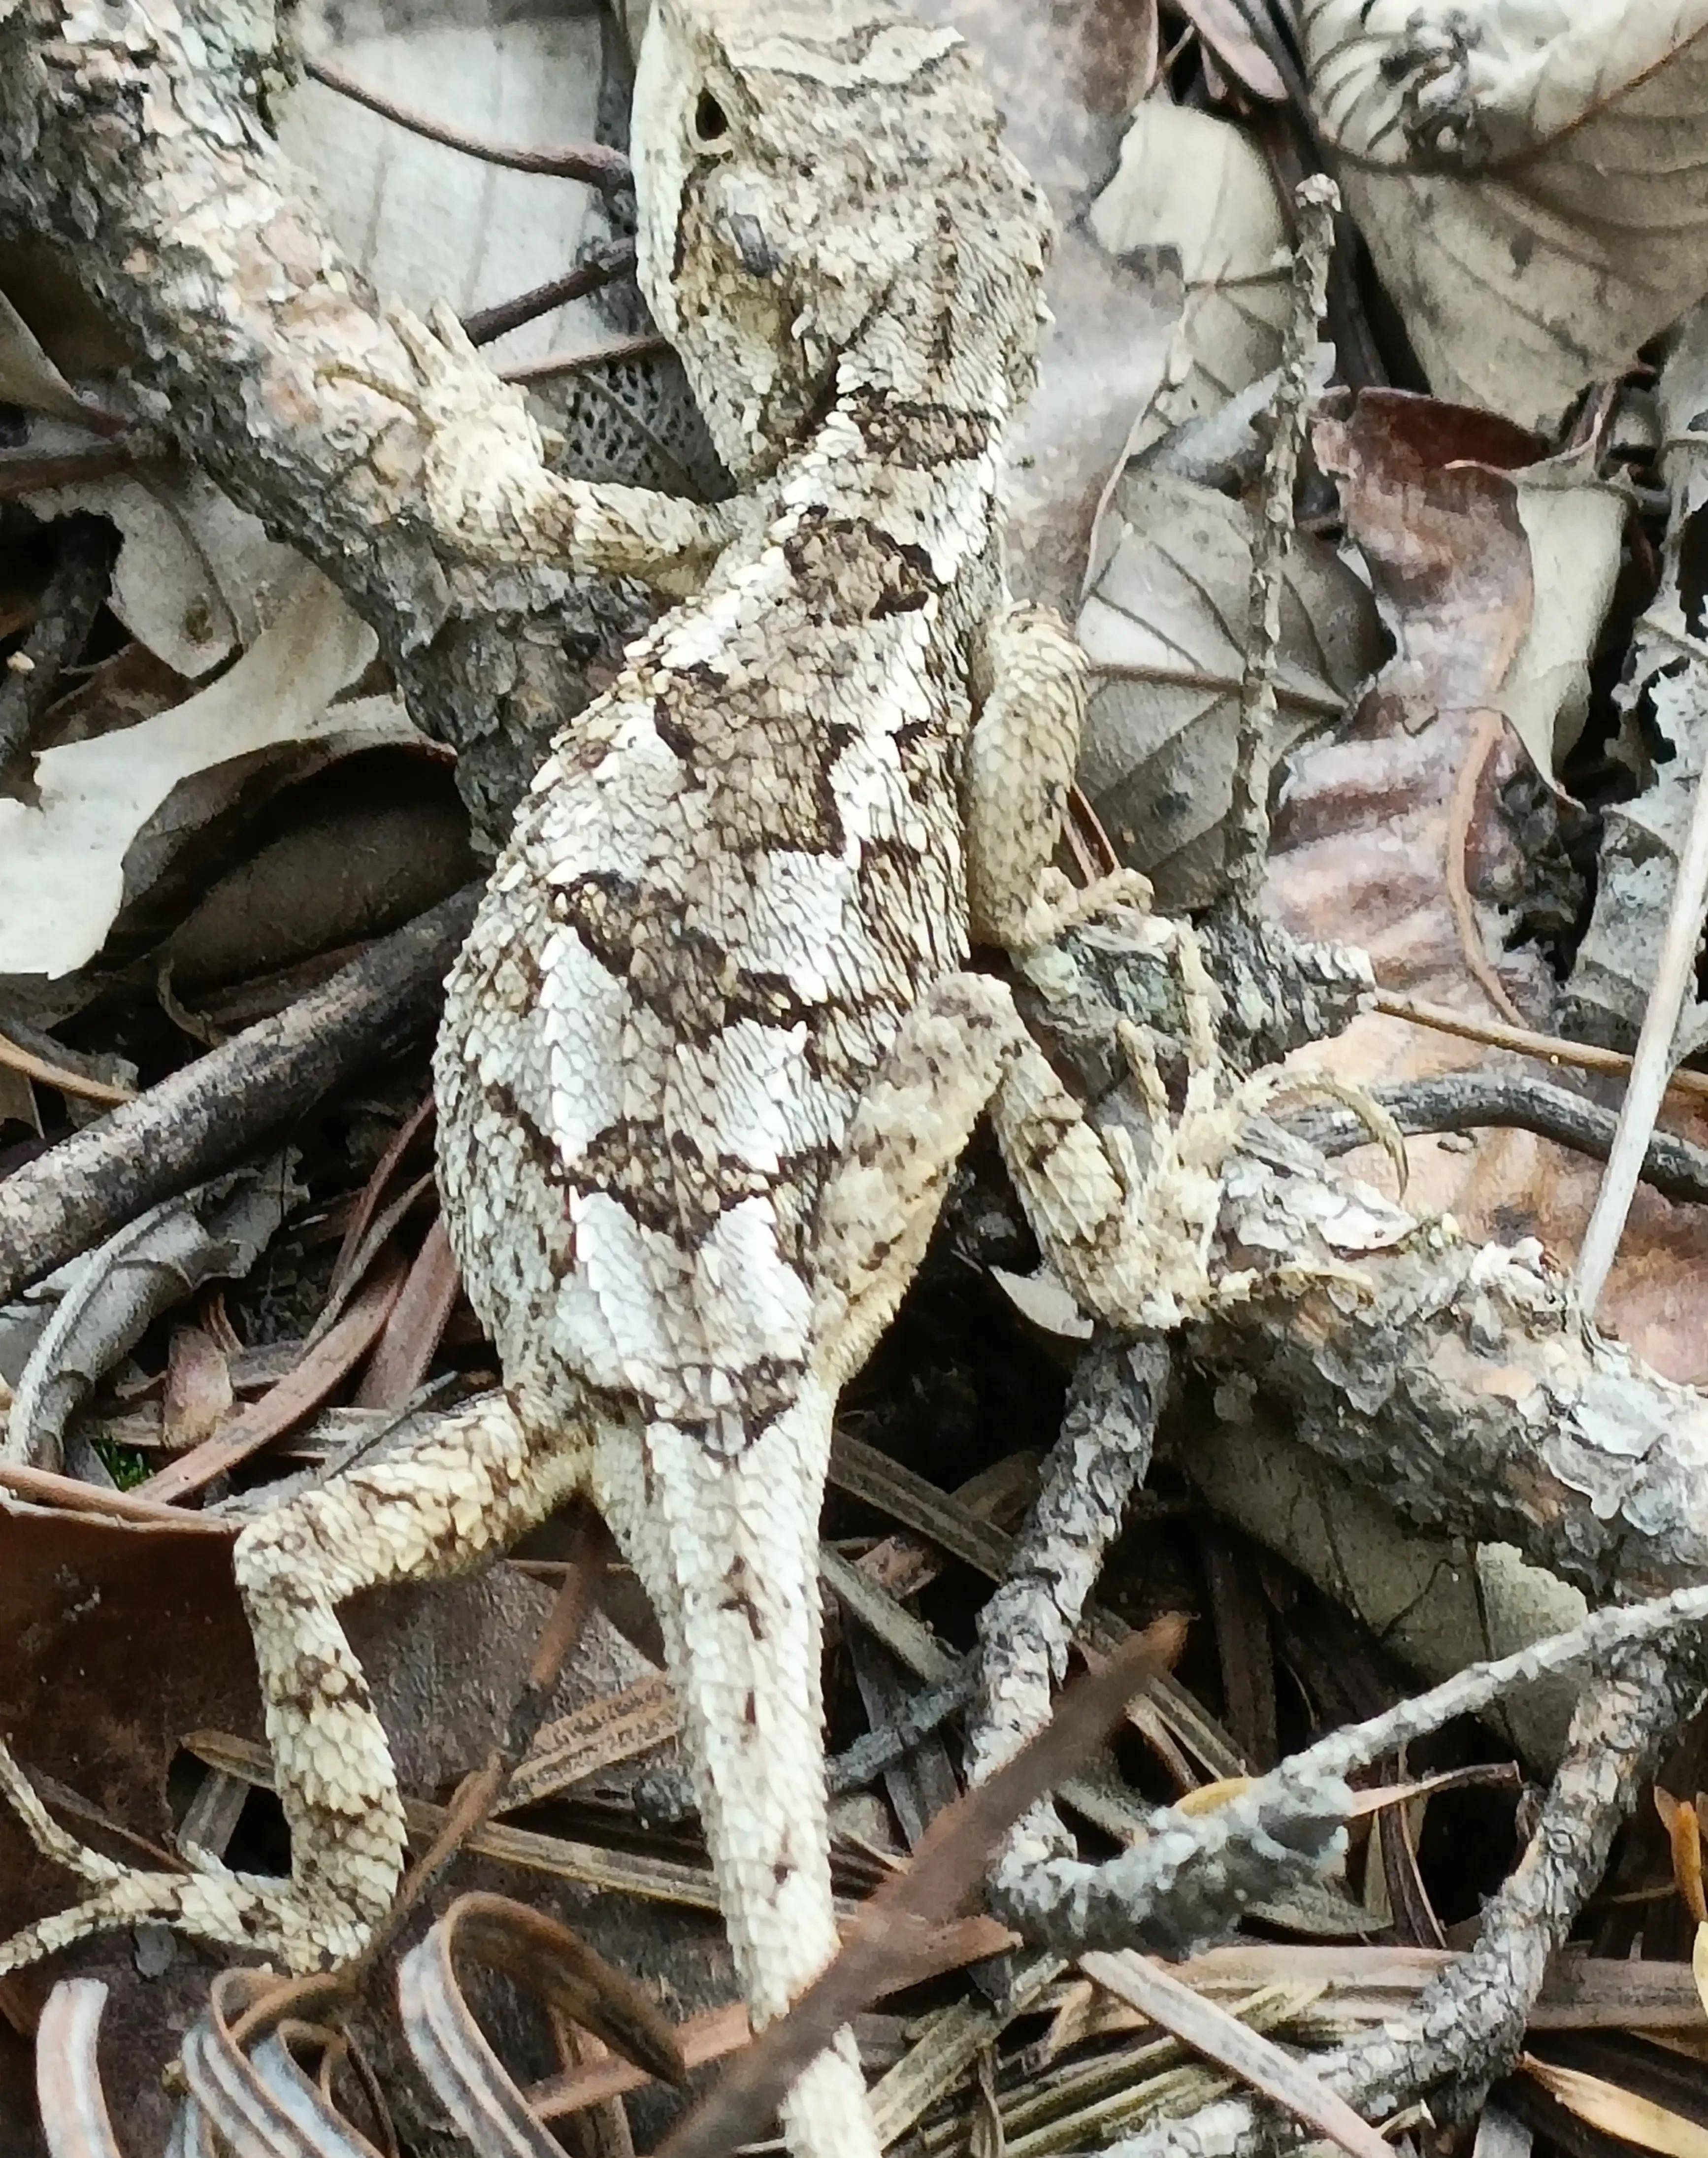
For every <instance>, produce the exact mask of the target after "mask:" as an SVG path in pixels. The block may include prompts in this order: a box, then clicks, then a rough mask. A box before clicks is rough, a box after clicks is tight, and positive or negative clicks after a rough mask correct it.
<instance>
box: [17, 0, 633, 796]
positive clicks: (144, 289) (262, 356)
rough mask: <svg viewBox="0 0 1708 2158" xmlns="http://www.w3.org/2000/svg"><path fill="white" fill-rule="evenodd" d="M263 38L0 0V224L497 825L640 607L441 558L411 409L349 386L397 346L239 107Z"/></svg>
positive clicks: (267, 35)
mask: <svg viewBox="0 0 1708 2158" xmlns="http://www.w3.org/2000/svg"><path fill="white" fill-rule="evenodd" d="M276 35H277V33H276V27H275V23H274V19H273V16H272V13H271V10H270V9H269V8H266V7H265V6H261V5H256V6H252V7H239V6H235V5H229V6H224V7H200V8H186V9H185V10H184V11H183V13H182V14H181V13H179V12H178V8H176V7H175V6H173V4H171V0H159V4H157V5H153V6H148V7H145V6H143V5H141V4H138V0H111V4H101V0H86V4H85V0H22V4H19V5H18V6H16V7H14V8H12V9H11V10H10V11H9V12H8V9H7V8H4V7H3V6H0V231H5V232H7V233H8V235H33V236H34V237H37V238H39V239H43V240H49V241H50V242H51V243H53V244H54V245H55V246H56V247H57V248H58V249H59V250H61V251H62V252H63V254H64V256H65V260H66V261H67V264H68V266H69V267H70V269H71V270H72V271H73V272H74V273H75V276H77V277H78V279H79V280H80V281H81V283H82V284H83V285H84V286H85V287H86V289H87V290H88V291H89V292H90V293H91V294H92V295H93V296H94V297H95V299H96V300H98V301H99V302H101V305H102V306H103V307H104V308H105V309H106V312H107V313H108V314H109V315H110V316H111V318H112V320H113V323H114V324H115V325H116V327H117V328H120V329H121V330H122V331H123V333H125V335H126V338H128V340H129V342H130V343H131V345H132V348H133V350H134V352H135V355H136V357H135V361H134V364H133V365H132V369H131V370H130V373H129V375H128V378H127V381H128V387H129V392H130V394H131V395H132V398H133V400H134V403H135V405H136V407H137V416H138V417H139V418H140V419H142V420H143V421H147V422H149V423H152V425H154V426H158V427H159V428H161V429H163V430H164V431H167V432H168V433H169V434H170V435H171V436H173V438H175V439H176V441H178V442H179V443H180V444H181V445H182V447H183V448H184V449H185V450H186V451H187V452H189V453H190V454H191V455H193V456H194V457H196V458H197V459H198V460H199V462H202V463H203V464H204V465H205V466H206V467H207V469H208V470H209V472H211V473H212V475H213V476H214V478H215V479H217V480H218V481H219V483H220V485H221V486H222V487H224V488H226V489H227V491H228V492H229V493H230V494H231V495H232V496H233V498H235V500H237V501H238V502H240V503H242V504H243V505H244V506H245V508H246V509H250V510H252V511H253V512H254V513H255V514H256V515H257V516H259V517H261V519H263V520H264V521H265V522H266V525H267V526H268V529H270V530H271V532H272V533H273V534H274V535H275V536H276V537H277V538H280V539H283V540H288V541H289V542H290V543H291V544H292V545H294V546H296V547H298V548H300V549H301V550H302V552H303V553H304V554H305V555H307V556H308V557H309V558H310V559H311V560H313V561H314V562H316V563H317V564H318V565H319V566H320V567H321V568H322V569H323V570H324V571H325V572H326V574H327V575H328V576H329V577H331V578H332V580H333V582H334V583H335V584H337V585H338V586H339V588H340V589H341V590H342V591H343V593H344V594H345V596H347V597H348V600H349V601H350V602H351V604H352V605H353V607H355V608H356V609H357V611H358V612H359V613H360V614H361V615H362V616H363V617H364V618H365V619H366V620H367V621H368V622H371V623H372V625H373V626H374V629H375V631H376V632H378V634H379V640H380V648H381V650H382V652H383V653H384V656H385V658H386V659H387V661H388V662H389V663H390V665H391V666H392V667H393V669H395V672H396V674H397V677H398V680H399V684H400V689H401V690H402V692H403V694H404V697H405V701H406V702H407V704H408V705H409V709H410V715H411V716H412V717H413V718H414V719H415V720H416V721H417V723H418V724H419V725H421V726H422V727H424V728H425V729H426V730H427V731H428V732H430V733H431V734H433V735H435V736H437V737H438V738H439V739H440V740H441V741H445V742H446V743H448V744H450V746H452V747H453V748H454V749H456V750H457V751H458V752H459V773H460V778H461V783H462V787H463V790H464V792H465V796H466V798H467V800H468V802H469V805H470V808H471V809H472V812H473V813H474V817H475V821H476V823H477V826H480V827H482V828H483V829H484V830H485V831H486V832H487V833H488V834H489V835H490V834H499V833H502V831H503V829H504V827H505V825H506V824H507V823H508V817H509V811H510V809H511V808H512V806H513V803H514V802H515V800H516V798H517V797H518V796H519V793H520V792H521V791H522V789H523V787H525V785H526V784H527V782H528V780H529V778H530V777H532V776H533V772H534V769H535V767H536V766H537V765H538V764H539V761H541V759H542V757H543V756H544V745H545V742H546V741H547V739H548V737H549V736H550V733H551V732H552V731H553V730H554V729H555V727H556V726H557V725H559V724H560V722H561V721H562V720H563V719H564V718H565V717H566V716H567V715H569V714H570V713H571V712H573V711H575V710H578V709H579V708H580V706H581V705H582V704H584V703H585V702H586V700H587V698H588V696H589V695H590V694H592V693H593V692H594V691H595V690H596V689H598V688H600V687H601V686H602V684H603V681H604V680H605V679H606V677H607V675H608V674H609V673H610V672H611V671H613V670H614V665H615V662H616V659H617V654H618V653H620V651H621V648H622V645H623V643H625V642H626V641H627V639H628V638H630V637H632V635H633V634H634V633H635V632H636V631H637V628H638V627H640V626H641V624H642V622H644V621H645V619H646V618H647V613H646V608H645V606H644V603H643V602H642V601H641V600H640V599H639V598H638V596H637V595H636V594H634V593H633V592H632V591H630V590H629V589H628V588H627V587H621V586H613V585H611V584H610V583H608V582H603V581H598V580H592V579H586V578H575V577H572V576H570V575H569V574H568V573H567V572H566V571H565V570H561V569H560V568H557V567H555V566H554V565H551V564H550V563H545V562H541V563H537V564H529V565H527V566H525V567H519V568H506V569H503V570H491V569H487V568H484V567H482V566H480V565H477V564H474V563H472V562H469V561H468V560H458V559H457V555H456V553H455V551H454V550H452V549H450V548H447V546H446V535H445V534H441V533H437V532H436V531H435V530H434V529H433V527H432V525H431V522H430V520H429V519H428V518H427V517H426V514H425V512H424V510H423V508H422V506H421V502H420V500H419V498H418V493H417V490H416V488H415V472H416V469H417V467H418V464H419V462H420V455H421V430H420V428H419V426H417V424H416V423H415V421H414V420H413V419H412V418H411V417H410V416H409V415H408V414H407V413H405V412H404V411H402V410H400V408H399V407H398V406H396V405H390V404H388V403H387V402H386V401H385V400H383V399H381V398H379V397H376V396H374V395H373V394H372V393H371V392H370V391H369V390H364V389H362V388H361V387H360V386H359V385H358V384H357V383H356V382H355V381H354V380H353V379H352V374H354V375H361V374H382V375H388V376H397V375H402V376H404V377H405V379H406V378H407V376H408V375H409V374H410V368H409V365H408V362H407V359H406V356H405V354H404V352H403V349H402V348H401V346H400V343H399V342H398V339H397V338H396V335H395V332H394V331H393V330H392V328H390V324H389V323H387V321H386V319H385V317H384V313H383V312H382V310H381V308H380V307H379V303H378V302H377V300H376V298H375V296H374V293H373V292H372V291H371V290H370V288H369V286H368V284H367V283H366V281H365V280H364V278H362V277H361V276H360V275H359V273H358V272H357V271H355V270H354V269H353V268H352V266H350V265H349V264H348V262H347V261H345V260H344V258H343V256H342V255H341V254H340V253H339V251H338V249H337V247H336V245H334V243H333V240H332V238H331V236H330V235H329V234H328V232H327V230H326V229H325V227H324V226H323V225H322V224H321V223H320V221H319V219H318V218H317V215H316V214H315V212H314V210H313V209H312V207H311V205H310V204H309V202H308V200H307V196H306V194H305V192H304V189H303V188H302V178H301V175H300V174H299V173H297V169H296V168H295V167H294V166H293V165H292V163H290V161H289V159H288V158H286V157H285V155H284V153H283V152H281V149H280V148H279V147H278V145H277V144H276V142H274V140H273V139H272V137H271V135H270V133H269V132H268V131H267V129H266V125H265V123H264V121H263V119H262V117H261V109H262V107H263V106H264V101H265V96H266V92H267V90H268V89H269V88H270V87H271V88H276V86H277V85H279V83H280V82H281V80H283V75H282V70H283V67H284V65H285V55H284V54H282V53H281V51H280V50H279V49H277V46H276V42H275V41H276ZM467 364H469V365H471V366H481V367H482V372H484V371H485V369H484V368H483V365H482V363H480V362H478V361H473V360H471V361H470V362H468V363H467ZM493 386H494V393H495V394H496V390H497V383H496V378H493Z"/></svg>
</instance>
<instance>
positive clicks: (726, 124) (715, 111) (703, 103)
mask: <svg viewBox="0 0 1708 2158" xmlns="http://www.w3.org/2000/svg"><path fill="white" fill-rule="evenodd" d="M729 132H730V120H729V116H728V114H727V113H726V112H725V111H724V108H723V106H721V105H720V104H719V102H718V101H717V100H716V98H715V97H714V96H712V94H711V92H710V90H701V92H700V94H699V102H698V103H697V104H696V105H695V106H694V145H695V147H696V148H698V149H701V150H710V149H714V148H715V147H716V146H717V145H718V144H719V143H720V142H722V141H723V140H724V138H725V136H727V135H728V133H729Z"/></svg>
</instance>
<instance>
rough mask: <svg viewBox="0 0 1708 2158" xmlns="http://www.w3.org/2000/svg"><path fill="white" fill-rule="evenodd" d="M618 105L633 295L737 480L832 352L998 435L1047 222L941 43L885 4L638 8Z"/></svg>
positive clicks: (803, 398)
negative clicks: (630, 64)
mask: <svg viewBox="0 0 1708 2158" xmlns="http://www.w3.org/2000/svg"><path fill="white" fill-rule="evenodd" d="M634 115H635V116H634V123H633V129H632V137H633V154H634V166H635V188H636V196H637V203H638V207H639V227H638V256H639V274H640V280H641V286H642V291H643V292H644V293H645V295H646V297H647V301H648V305H649V306H650V307H651V308H652V310H653V317H654V318H655V320H656V321H657V323H658V327H659V328H660V329H661V330H662V331H663V333H664V335H665V336H666V337H668V338H669V339H670V340H671V342H672V343H673V344H674V345H675V347H676V348H677V350H678V351H679V353H680V354H681V355H682V359H683V363H684V365H685V367H686V368H687V369H688V374H689V380H690V381H691V383H692V384H693V385H694V394H695V395H696V397H697V398H698V399H699V404H700V406H701V409H702V410H703V411H704V415H705V417H706V420H707V422H708V424H709V426H710V428H711V431H712V436H713V439H714V440H715V442H716V444H717V447H718V450H719V453H720V455H721V457H723V459H724V462H725V464H726V465H728V467H730V471H731V472H733V473H734V474H735V477H736V478H738V479H746V478H751V477H753V476H755V475H756V474H758V473H760V472H764V471H765V470H766V469H767V468H768V467H770V466H771V465H774V464H775V463H776V462H777V461H778V459H779V457H781V456H782V455H783V454H785V453H786V452H787V449H788V447H790V445H791V444H792V443H794V442H796V441H798V440H799V439H800V438H801V436H802V434H803V433H804V432H805V431H807V430H808V428H809V427H810V426H812V424H813V421H815V419H816V418H817V417H818V416H820V415H821V414H822V412H823V410H824V409H825V407H826V405H828V402H829V400H830V399H831V398H832V396H833V395H834V394H835V393H836V391H837V390H838V389H839V387H843V386H847V385H848V384H849V374H848V373H847V369H846V364H849V363H851V364H853V365H854V367H855V368H856V369H859V370H861V372H859V374H857V375H856V377H855V378H854V379H859V380H862V381H864V383H866V384H867V385H869V386H873V387H876V388H878V389H880V390H885V391H888V392H889V393H890V394H892V395H896V396H899V397H901V398H903V399H907V400H926V401H930V402H931V403H934V404H944V403H947V404H951V405H957V406H962V407H964V408H965V409H967V410H974V411H980V412H991V413H993V415H994V416H995V417H996V419H997V421H998V424H999V423H1000V421H1002V420H1003V419H1004V418H1005V416H1006V414H1007V412H1008V411H1009V410H1011V409H1012V408H1013V406H1014V405H1015V404H1017V403H1018V402H1019V401H1020V400H1023V399H1024V396H1025V395H1027V393H1028V392H1029V390H1030V387H1031V383H1032V378H1033V374H1034V355H1035V345H1036V338H1037V319H1038V284H1039V280H1040V277H1041V276H1042V271H1043V263H1044V256H1045V245H1046V238H1047V230H1048V214H1047V212H1046V211H1045V209H1044V207H1043V204H1042V203H1041V201H1040V198H1039V195H1038V192H1037V190H1036V189H1035V188H1034V187H1033V185H1032V183H1031V182H1030V180H1029V178H1027V176H1026V174H1025V173H1024V172H1023V171H1022V170H1021V168H1020V167H1019V164H1018V163H1016V161H1015V160H1014V158H1013V157H1010V156H1009V153H1008V152H1006V151H1005V150H1004V148H1003V147H1002V144H1001V141H1000V122H999V120H998V116H997V113H996V111H995V109H994V107H993V105H992V103H991V101H990V98H989V95H988V91H987V90H986V89H985V87H984V84H983V80H982V78H981V77H980V76H979V75H978V70H977V69H976V67H975V66H974V65H973V60H972V59H971V57H970V55H969V54H968V53H967V51H966V49H965V48H964V46H963V45H962V42H961V39H960V38H959V36H958V35H957V33H956V32H954V31H953V30H951V29H948V28H928V27H926V25H924V24H922V23H917V22H914V21H912V20H911V19H910V18H908V17H906V15H904V14H901V13H898V12H897V10H896V9H895V8H894V7H893V6H891V5H890V0H653V8H652V13H651V16H650V18H649V20H648V27H647V34H646V39H645V42H644V44H643V45H642V54H641V61H640V67H639V70H638V73H637V78H636V84H635V103H634Z"/></svg>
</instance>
